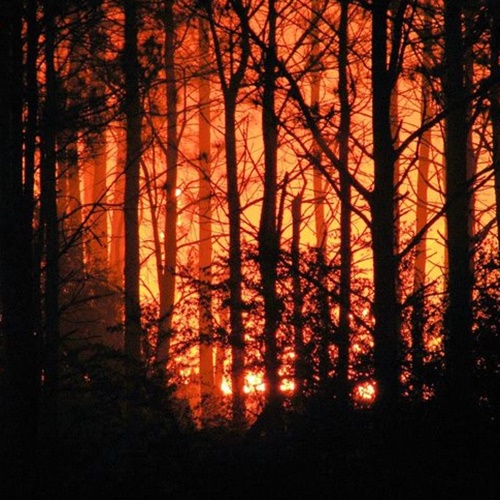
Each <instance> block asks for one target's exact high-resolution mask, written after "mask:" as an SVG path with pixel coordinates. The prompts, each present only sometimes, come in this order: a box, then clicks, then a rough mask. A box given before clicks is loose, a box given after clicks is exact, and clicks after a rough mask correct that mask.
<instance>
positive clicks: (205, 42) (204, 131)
mask: <svg viewBox="0 0 500 500" xmlns="http://www.w3.org/2000/svg"><path fill="white" fill-rule="evenodd" d="M198 23H199V27H198V36H199V50H200V67H199V72H200V75H199V106H200V113H199V119H198V127H199V132H198V136H199V162H200V163H199V183H200V184H199V191H198V203H199V238H200V239H199V249H198V253H199V264H198V267H199V279H200V292H199V293H200V306H199V307H200V309H199V330H200V392H201V413H202V417H201V418H202V422H203V423H204V424H205V425H207V424H210V421H211V420H212V419H213V417H214V404H215V401H214V398H215V395H216V394H215V388H214V360H213V351H214V349H213V345H214V344H213V320H212V290H211V283H212V268H211V266H212V206H211V203H212V202H211V199H212V189H211V157H210V156H211V151H210V129H211V125H210V122H211V113H210V111H211V108H210V106H211V104H210V78H209V75H210V66H209V64H208V61H209V60H210V59H209V55H210V53H209V39H208V37H209V26H208V23H207V21H206V20H205V19H203V17H200V19H199V20H198Z"/></svg>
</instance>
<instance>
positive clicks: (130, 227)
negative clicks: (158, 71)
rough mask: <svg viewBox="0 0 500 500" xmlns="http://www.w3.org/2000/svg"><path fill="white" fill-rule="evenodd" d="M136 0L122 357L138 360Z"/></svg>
mask: <svg viewBox="0 0 500 500" xmlns="http://www.w3.org/2000/svg"><path fill="white" fill-rule="evenodd" d="M137 4H138V2H137V1H136V0H125V2H124V7H125V40H124V42H125V45H124V51H123V70H124V76H125V117H126V150H127V157H126V164H125V199H124V219H125V276H124V283H125V288H124V293H125V346H124V347H125V354H126V355H127V356H128V357H129V358H130V359H133V360H135V361H139V360H140V358H141V309H140V302H139V279H140V261H139V220H138V207H139V181H140V179H139V171H140V169H139V165H140V160H141V148H142V144H141V128H142V126H141V119H142V111H141V102H140V95H139V60H138V50H137V43H138V36H137V34H138V15H137V6H138V5H137Z"/></svg>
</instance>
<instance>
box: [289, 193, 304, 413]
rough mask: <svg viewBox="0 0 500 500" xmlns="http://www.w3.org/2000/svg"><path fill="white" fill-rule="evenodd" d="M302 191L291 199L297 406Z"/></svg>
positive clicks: (300, 392)
mask: <svg viewBox="0 0 500 500" xmlns="http://www.w3.org/2000/svg"><path fill="white" fill-rule="evenodd" d="M301 206H302V193H299V194H298V195H297V196H296V197H295V198H293V200H292V249H291V257H292V269H291V274H292V289H293V322H292V325H293V347H294V353H295V361H294V383H295V392H294V398H295V400H296V403H297V405H298V406H299V407H301V406H303V403H304V389H305V383H306V363H307V361H306V357H305V349H304V321H303V317H302V314H303V311H302V309H303V306H304V297H303V293H302V285H301V279H300V226H301V222H302V214H301Z"/></svg>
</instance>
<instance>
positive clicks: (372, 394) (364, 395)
mask: <svg viewBox="0 0 500 500" xmlns="http://www.w3.org/2000/svg"><path fill="white" fill-rule="evenodd" d="M376 397H377V385H376V383H375V382H374V381H373V380H365V381H363V382H359V383H358V384H357V385H356V387H355V388H354V399H355V400H356V401H358V402H359V403H365V404H372V403H373V402H374V401H375V398H376Z"/></svg>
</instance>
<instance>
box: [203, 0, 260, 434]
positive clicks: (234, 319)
mask: <svg viewBox="0 0 500 500" xmlns="http://www.w3.org/2000/svg"><path fill="white" fill-rule="evenodd" d="M233 7H234V9H235V11H236V13H237V15H238V17H239V19H240V21H241V23H240V27H241V43H240V45H239V46H240V60H239V62H238V64H237V66H236V69H233V68H232V67H231V73H230V75H229V76H228V77H227V78H226V73H225V70H226V65H225V62H224V58H223V53H222V47H221V41H220V39H219V37H218V35H217V31H216V27H215V22H214V17H213V12H212V10H211V6H209V5H207V6H206V12H207V16H208V20H209V23H210V29H211V32H212V39H213V42H214V51H215V57H216V60H217V73H218V75H219V80H220V84H221V87H222V93H223V96H224V146H225V152H226V174H227V194H226V199H227V205H228V212H229V262H228V264H229V280H228V288H229V326H230V335H229V344H230V346H231V390H232V402H231V406H232V421H233V426H234V427H235V429H239V430H242V429H244V428H245V426H246V414H245V328H244V325H243V298H242V286H243V272H242V257H241V202H240V195H239V186H238V184H239V183H238V156H237V150H236V103H237V100H238V93H239V90H240V87H241V83H242V80H243V77H244V75H245V71H246V68H247V64H248V58H249V55H250V44H249V34H248V18H247V11H246V10H245V8H244V7H243V4H242V2H241V0H235V2H234V4H233ZM231 57H232V56H231Z"/></svg>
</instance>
